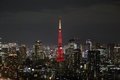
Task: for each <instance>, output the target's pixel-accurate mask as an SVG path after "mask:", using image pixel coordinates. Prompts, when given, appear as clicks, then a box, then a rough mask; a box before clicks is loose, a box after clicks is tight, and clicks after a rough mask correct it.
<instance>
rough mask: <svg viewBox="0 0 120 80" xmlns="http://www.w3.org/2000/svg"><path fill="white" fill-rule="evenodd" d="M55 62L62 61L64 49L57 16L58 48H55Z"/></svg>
mask: <svg viewBox="0 0 120 80" xmlns="http://www.w3.org/2000/svg"><path fill="white" fill-rule="evenodd" d="M56 61H57V62H63V61H64V51H63V48H62V28H61V18H59V29H58V49H57V57H56Z"/></svg>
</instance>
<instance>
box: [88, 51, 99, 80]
mask: <svg viewBox="0 0 120 80" xmlns="http://www.w3.org/2000/svg"><path fill="white" fill-rule="evenodd" d="M88 80H100V51H97V50H93V51H88Z"/></svg>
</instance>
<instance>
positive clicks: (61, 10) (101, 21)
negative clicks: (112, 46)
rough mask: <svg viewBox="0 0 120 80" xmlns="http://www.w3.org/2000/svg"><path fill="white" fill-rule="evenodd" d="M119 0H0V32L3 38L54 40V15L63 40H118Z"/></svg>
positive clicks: (50, 41) (55, 38) (21, 40)
mask: <svg viewBox="0 0 120 80" xmlns="http://www.w3.org/2000/svg"><path fill="white" fill-rule="evenodd" d="M119 4H120V2H119V1H117V0H43V1H42V0H1V2H0V28H1V29H0V36H1V37H3V40H5V41H17V42H23V43H28V44H32V43H33V42H34V41H35V40H37V39H40V40H42V41H43V42H44V43H45V44H52V43H53V44H56V43H57V26H58V16H62V28H63V38H64V42H66V41H68V39H70V38H73V37H79V38H80V39H81V40H85V39H88V38H91V39H93V40H98V41H103V42H112V41H116V42H117V41H118V42H119V41H120V38H119V37H118V36H119V34H120V32H119V30H120V27H119V26H120V15H119V14H120V6H119Z"/></svg>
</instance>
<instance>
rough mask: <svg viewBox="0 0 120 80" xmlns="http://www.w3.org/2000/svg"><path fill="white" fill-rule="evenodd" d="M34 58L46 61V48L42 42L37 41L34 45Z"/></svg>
mask: <svg viewBox="0 0 120 80" xmlns="http://www.w3.org/2000/svg"><path fill="white" fill-rule="evenodd" d="M34 56H35V58H36V59H45V53H44V48H43V45H42V42H41V41H39V40H38V41H36V42H35V45H34Z"/></svg>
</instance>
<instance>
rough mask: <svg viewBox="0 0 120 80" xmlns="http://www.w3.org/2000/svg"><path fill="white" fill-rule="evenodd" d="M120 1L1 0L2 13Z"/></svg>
mask: <svg viewBox="0 0 120 80" xmlns="http://www.w3.org/2000/svg"><path fill="white" fill-rule="evenodd" d="M117 1H118V0H1V3H0V5H1V8H0V10H1V11H41V10H44V9H64V8H66V7H83V6H84V7H86V6H91V5H94V4H100V3H102V4H104V3H107V4H110V3H114V2H117Z"/></svg>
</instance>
